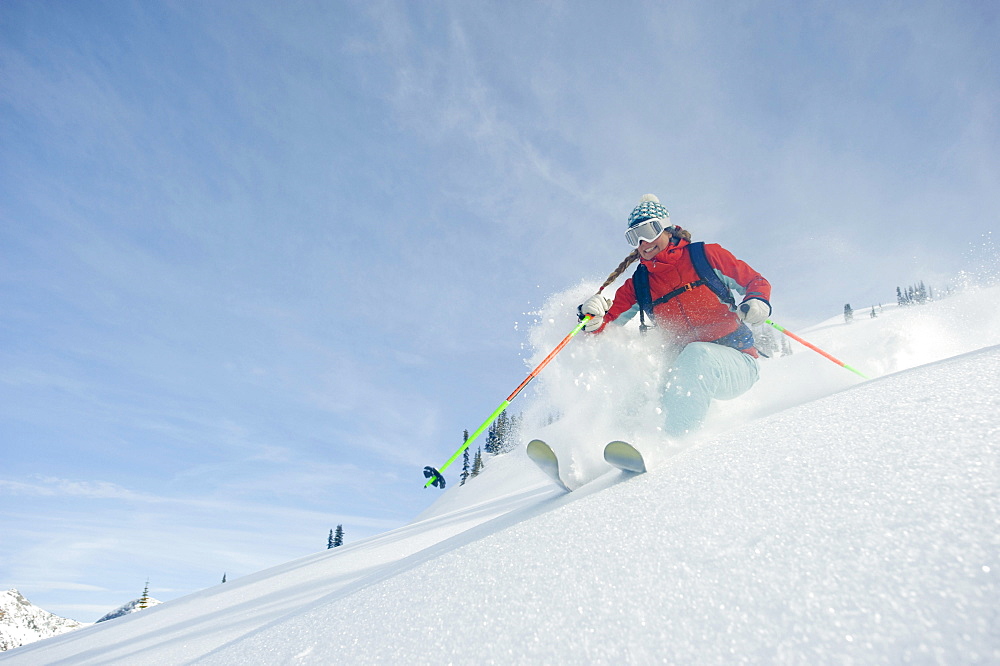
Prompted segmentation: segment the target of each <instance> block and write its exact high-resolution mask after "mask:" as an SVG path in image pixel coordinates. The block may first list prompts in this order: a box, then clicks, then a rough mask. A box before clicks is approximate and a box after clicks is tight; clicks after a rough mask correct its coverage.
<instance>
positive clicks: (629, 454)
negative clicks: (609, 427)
mask: <svg viewBox="0 0 1000 666" xmlns="http://www.w3.org/2000/svg"><path fill="white" fill-rule="evenodd" d="M604 460H605V461H606V462H607V463H608V464H609V465H611V466H613V467H617V468H618V469H620V470H623V471H626V472H634V473H636V474H642V473H643V472H645V471H646V461H645V460H643V458H642V454H641V453H639V451H638V449H636V448H635V447H634V446H632V445H631V444H629V443H628V442H623V441H620V440H615V441H613V442H608V445H607V446H605V447H604Z"/></svg>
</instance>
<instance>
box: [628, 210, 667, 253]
mask: <svg viewBox="0 0 1000 666" xmlns="http://www.w3.org/2000/svg"><path fill="white" fill-rule="evenodd" d="M665 228H666V227H664V226H663V221H662V220H660V219H659V218H655V217H651V218H649V219H648V220H643V221H642V222H640V223H639V224H637V225H635V226H632V227H629V228H628V231H626V232H625V240H627V241H628V244H629V245H631V246H632V247H639V241H646V242H648V243H652V242H653V241H655V240H656V239H657V238H659V237H660V234H662V233H663V230H664V229H665Z"/></svg>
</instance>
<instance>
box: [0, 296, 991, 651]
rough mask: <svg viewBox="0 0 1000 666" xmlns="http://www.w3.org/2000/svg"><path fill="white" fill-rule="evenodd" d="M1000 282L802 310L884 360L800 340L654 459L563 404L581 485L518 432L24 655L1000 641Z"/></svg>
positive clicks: (552, 395)
mask: <svg viewBox="0 0 1000 666" xmlns="http://www.w3.org/2000/svg"><path fill="white" fill-rule="evenodd" d="M996 292H997V290H996V289H993V290H988V291H986V292H979V293H976V294H970V295H960V296H957V297H954V298H951V299H948V300H947V301H942V302H940V303H932V304H929V305H927V306H922V307H920V308H910V309H900V310H896V311H890V309H887V310H886V312H885V315H884V316H882V317H879V318H878V319H874V320H870V321H869V320H859V321H856V322H855V323H854V324H852V325H850V326H846V325H843V324H842V323H839V322H837V321H835V320H831V321H830V322H827V323H825V324H823V325H821V326H819V327H815V328H814V329H812V330H810V331H802V333H803V334H806V333H808V336H807V337H808V339H810V340H811V341H813V342H815V343H817V344H820V346H822V347H824V348H825V349H828V350H829V351H831V352H833V353H835V354H836V355H838V356H840V357H842V358H844V359H845V360H848V361H850V362H852V364H854V365H856V366H857V367H861V368H863V369H865V370H867V371H869V373H871V374H872V375H873V376H877V375H880V374H884V375H885V376H881V377H879V378H878V379H876V380H874V381H870V382H861V381H860V380H859V379H858V378H856V377H854V376H852V375H850V373H847V372H846V371H844V370H843V369H841V368H837V367H836V366H834V365H833V364H831V363H829V362H827V361H825V360H823V359H820V358H818V357H817V356H815V355H814V354H811V353H810V352H807V351H805V350H802V349H801V348H800V349H798V350H797V351H796V353H795V354H793V355H792V356H790V357H786V358H782V359H773V360H772V361H768V362H766V363H764V364H763V367H762V372H763V376H762V380H761V383H760V385H759V386H758V387H755V389H754V390H753V391H752V392H751V394H748V396H747V397H746V399H741V400H739V401H735V402H733V403H731V404H726V405H724V406H723V407H721V408H720V410H719V411H718V412H717V413H715V414H714V420H713V427H712V429H711V430H710V431H709V432H706V434H705V435H704V436H702V437H700V438H698V439H697V440H696V441H694V442H692V443H691V445H689V446H687V447H686V448H680V449H678V448H677V447H674V448H670V449H667V448H661V449H657V447H656V445H655V441H656V440H655V437H654V436H653V435H652V434H650V435H647V440H648V447H649V448H648V451H649V454H650V458H651V471H650V472H649V473H648V474H646V475H643V476H639V477H634V478H630V479H626V478H625V477H623V476H622V475H621V474H619V473H618V472H602V471H600V470H599V469H598V468H597V467H595V466H594V465H593V464H592V463H593V458H594V457H599V449H600V446H601V445H602V439H603V438H604V436H605V433H603V432H595V431H593V430H592V429H589V428H587V427H585V426H584V425H583V424H581V423H580V422H579V421H577V422H576V423H575V424H574V423H573V422H572V419H567V418H564V419H563V420H562V421H559V422H556V423H555V424H552V426H549V427H547V428H542V429H540V430H539V433H538V434H542V435H544V436H545V437H547V438H550V439H552V440H553V441H555V440H558V443H559V447H560V448H561V451H560V453H566V455H567V457H568V458H569V459H571V460H572V461H573V464H574V468H573V469H571V470H570V472H571V475H572V476H573V481H574V484H579V483H582V484H584V485H582V486H581V487H580V488H579V490H577V491H576V492H574V493H571V494H568V495H562V494H561V493H559V492H558V491H557V490H556V489H555V488H554V486H553V485H552V484H551V483H550V482H548V481H547V479H546V478H545V477H544V476H543V475H542V474H541V473H540V472H538V471H537V470H536V469H535V468H534V467H533V466H532V465H531V463H530V462H529V461H528V460H527V459H526V457H525V456H524V454H523V451H516V452H514V453H512V454H509V455H506V456H501V457H499V458H496V459H493V460H491V461H490V463H489V464H488V465H487V467H486V470H485V471H484V473H483V474H482V475H480V476H479V477H477V478H476V479H474V480H473V481H472V482H470V483H469V484H467V485H465V486H461V487H450V488H449V489H448V490H447V491H446V492H445V493H444V494H442V495H441V497H440V499H439V500H438V501H437V502H436V503H435V505H434V506H432V507H430V508H429V509H428V510H427V511H425V512H424V513H423V514H422V515H421V516H420V518H419V519H418V520H417V521H415V522H414V523H412V524H410V525H408V526H406V527H404V528H400V529H398V530H394V531H392V532H388V533H386V534H383V535H379V536H377V537H374V538H372V539H369V540H366V541H363V542H358V543H355V544H350V545H348V546H345V547H343V548H338V549H334V550H332V551H325V552H323V553H319V554H316V555H314V556H311V557H308V558H303V559H301V560H298V561H295V562H291V563H288V564H286V565H283V566H281V567H276V568H274V569H271V570H268V571H264V572H260V573H258V574H256V575H253V576H248V577H245V578H242V579H238V580H234V581H230V582H229V583H227V584H225V585H219V586H216V587H214V588H211V589H208V590H205V591H202V592H199V593H197V594H193V595H189V596H188V597H185V598H183V599H178V600H175V601H172V602H168V603H165V604H163V605H161V606H158V607H156V608H153V609H150V610H148V611H147V612H145V613H141V614H137V615H132V616H128V617H125V618H121V619H120V620H116V621H115V622H110V623H102V624H101V625H96V626H94V627H89V628H86V629H84V630H81V631H78V632H74V633H73V634H70V635H67V636H61V637H57V638H54V639H50V640H48V641H44V642H42V643H37V644H35V645H32V646H26V647H24V648H21V649H18V650H15V651H13V652H9V653H6V654H5V655H3V656H2V657H0V660H10V661H11V662H12V663H57V662H59V661H61V660H63V661H66V662H67V663H70V662H71V663H75V664H77V663H78V664H86V663H124V662H126V661H132V660H134V659H141V660H142V661H146V662H152V663H189V662H197V663H220V664H232V663H268V664H269V663H317V664H319V663H335V662H351V663H390V662H393V663H394V662H415V663H431V662H440V661H445V662H455V663H496V662H515V663H525V662H528V663H536V662H539V663H577V662H587V663H608V662H611V661H616V662H617V661H625V662H629V663H648V662H654V661H655V662H662V661H665V662H672V663H703V664H704V663H734V662H735V663H741V662H743V663H752V662H756V663H851V662H853V663H903V662H908V661H918V662H925V663H926V662H930V663H989V662H994V663H995V662H997V661H1000V615H998V613H997V605H996V599H998V598H1000V584H998V580H997V572H998V567H1000V529H998V527H1000V444H998V442H1000V346H998V345H1000V332H998V331H1000V326H998V325H997V324H998V322H997V315H996V310H995V309H994V308H993V307H992V305H991V304H992V303H995V302H998V301H1000V299H998V298H997V296H998V294H997V293H996ZM570 300H572V299H570ZM562 323H563V322H561V321H558V320H557V321H555V322H554V323H553V324H552V325H551V328H552V329H553V331H558V330H562V328H564V327H563V326H562ZM553 335H557V333H555V334H553ZM538 337H539V339H542V342H541V343H540V344H539V345H538V346H539V348H545V347H546V345H545V338H547V337H552V335H550V334H549V332H547V331H541V332H540V334H539V336H538ZM602 344H603V345H604V346H603V347H602V346H600V345H598V344H595V343H593V341H586V342H581V343H580V344H579V345H576V346H575V347H574V348H573V352H572V353H571V354H566V355H565V356H564V357H560V359H559V361H558V362H557V363H555V364H553V366H551V368H550V369H551V370H552V372H551V373H550V374H549V375H547V376H546V377H548V378H551V382H550V384H549V386H545V385H544V382H543V386H542V388H541V390H540V391H539V392H538V395H537V396H536V397H535V400H536V401H548V402H550V403H558V402H559V401H560V399H561V398H563V397H564V396H562V395H560V394H559V390H561V389H560V388H559V387H562V386H564V385H565V383H566V382H567V381H570V382H572V381H573V378H578V377H580V376H584V375H586V373H588V372H592V368H593V366H594V360H595V359H596V358H605V359H608V358H611V359H613V360H614V361H615V362H616V363H618V364H619V369H620V368H621V364H624V363H627V359H628V357H629V356H630V355H633V354H631V352H632V349H631V348H630V347H629V346H628V345H631V344H632V343H631V342H625V337H624V336H623V337H622V339H621V341H620V342H616V341H615V340H614V339H611V340H610V342H606V343H602ZM609 345H611V346H614V345H618V347H612V348H611V349H609V348H608V346H609ZM529 362H530V359H529ZM546 372H547V373H548V372H549V370H547V371H546ZM603 372H604V371H603V370H602V371H600V372H599V373H597V374H596V375H595V376H596V377H597V379H600V380H602V381H603V382H604V383H605V384H610V383H611V382H612V381H613V378H612V376H611V375H610V374H600V373H603ZM887 373H892V374H887ZM567 378H569V379H567ZM586 379H587V380H588V381H587V382H580V384H581V385H583V384H588V383H589V384H590V386H595V385H596V384H597V381H596V379H594V378H592V377H591V376H589V375H588V376H587V377H586ZM622 385H623V384H619V387H620V386H622ZM568 397H569V398H571V399H572V400H573V401H581V400H582V401H584V402H586V401H587V400H591V399H592V400H593V402H592V403H591V404H588V405H585V406H586V407H588V408H590V409H591V410H594V409H596V406H600V405H605V404H607V402H606V401H607V396H606V395H603V394H601V393H600V392H599V391H596V390H594V389H593V388H590V387H587V386H585V387H584V390H583V391H582V392H581V393H574V394H572V395H570V396H568ZM556 406H557V407H559V408H560V409H559V411H561V412H562V413H572V412H571V411H570V408H569V407H565V406H564V405H561V404H560V405H556ZM542 407H545V408H548V407H549V405H543V406H542ZM538 411H547V409H541V408H540V409H539V410H538ZM598 426H599V428H598V430H600V428H601V427H605V426H606V424H598ZM534 434H535V433H533V432H532V433H526V435H528V436H532V435H534ZM595 470H597V472H596V473H595V472H594V471H595ZM415 482H420V481H419V480H417V481H415ZM435 492H436V491H435Z"/></svg>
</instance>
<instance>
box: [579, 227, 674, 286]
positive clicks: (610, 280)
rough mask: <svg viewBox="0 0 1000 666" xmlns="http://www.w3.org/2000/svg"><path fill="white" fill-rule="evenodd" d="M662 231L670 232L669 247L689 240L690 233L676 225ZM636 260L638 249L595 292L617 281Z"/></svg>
mask: <svg viewBox="0 0 1000 666" xmlns="http://www.w3.org/2000/svg"><path fill="white" fill-rule="evenodd" d="M664 231H669V232H670V235H671V237H672V240H671V241H670V244H671V245H676V244H677V243H678V242H679V241H681V240H686V241H690V240H691V232H690V231H688V230H687V229H681V228H680V227H678V226H677V225H674V226H672V227H667V228H666V229H664ZM638 259H639V248H636V249H634V250H632V251H631V252H630V253H629V255H628V256H627V257H625V259H623V260H622V263H620V264H618V268H616V269H615V270H613V271H611V274H610V275H609V276H608V279H607V280H605V281H604V284H602V285H601V288H600V289H598V290H597V291H598V292H602V291H604V289H605V287H608V286H610V285H611V283H613V282H614V281H615V280H617V279H618V278H619V277H620V276H621V274H622V273H624V272H625V270H626V269H627V268H628V267H629V266H631V265H632V264H634V263H635V262H636V261H638Z"/></svg>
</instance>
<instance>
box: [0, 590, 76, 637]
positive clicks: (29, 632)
mask: <svg viewBox="0 0 1000 666" xmlns="http://www.w3.org/2000/svg"><path fill="white" fill-rule="evenodd" d="M83 626H85V625H84V624H83V623H81V622H77V621H76V620H70V619H67V618H64V617H59V616H58V615H55V614H53V613H50V612H48V611H46V610H43V609H41V608H39V607H38V606H35V605H33V604H32V603H31V602H30V601H28V600H27V599H25V598H24V596H22V595H21V593H20V592H18V591H17V590H7V591H5V592H0V651H3V650H10V649H12V648H16V647H20V646H22V645H27V644H29V643H34V642H35V641H39V640H42V639H43V638H49V637H50V636H58V635H59V634H64V633H66V632H67V631H73V630H75V629H79V628H80V627H83Z"/></svg>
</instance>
